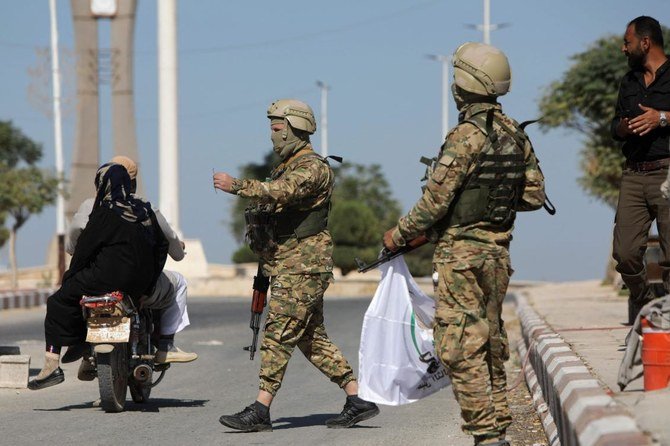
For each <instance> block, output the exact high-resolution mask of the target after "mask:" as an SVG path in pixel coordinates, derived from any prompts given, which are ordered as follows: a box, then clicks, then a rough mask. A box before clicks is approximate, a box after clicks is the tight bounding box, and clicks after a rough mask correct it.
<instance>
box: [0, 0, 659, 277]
mask: <svg viewBox="0 0 670 446" xmlns="http://www.w3.org/2000/svg"><path fill="white" fill-rule="evenodd" d="M156 2H157V0H139V6H138V11H137V13H138V14H137V23H136V59H135V62H136V65H135V95H136V113H137V131H138V146H139V150H140V162H141V164H142V172H141V175H142V176H143V180H144V184H145V194H146V196H147V198H148V199H149V200H150V201H152V202H153V203H154V204H158V205H159V203H158V173H157V164H158V128H157V116H158V110H157V71H156V64H157V61H156V57H157V56H156V35H157V30H156ZM0 11H1V14H0V56H2V60H3V61H4V63H3V64H2V65H1V66H0V88H1V89H2V96H1V97H2V100H1V101H0V119H3V120H7V119H9V120H12V121H13V122H14V124H16V125H17V126H18V127H20V128H21V129H22V130H23V131H24V132H25V133H26V134H28V135H29V136H30V137H32V138H33V139H35V140H37V141H39V142H41V143H43V144H44V151H45V155H44V159H43V162H42V166H43V167H47V168H51V167H53V166H54V154H53V151H54V149H53V147H54V144H53V125H52V122H51V119H50V118H49V117H48V116H46V115H45V114H44V113H43V111H42V109H44V108H45V107H46V108H47V109H48V107H49V105H48V103H44V102H40V101H39V100H38V101H36V100H34V98H35V97H38V96H40V94H39V93H40V92H41V93H43V94H46V95H48V94H49V93H50V89H49V88H50V87H49V85H50V84H49V83H48V82H49V77H48V73H47V77H45V76H39V75H35V74H34V72H35V71H36V69H37V68H39V66H41V65H43V63H44V58H43V57H40V56H39V55H38V53H39V50H40V49H42V50H44V49H46V48H47V47H48V45H49V10H48V1H47V0H22V1H20V2H18V1H14V2H2V4H1V5H0ZM178 14H179V17H178V27H179V31H178V32H179V35H178V44H179V101H180V103H179V104H180V107H179V145H180V165H179V172H180V178H179V180H180V193H181V212H180V218H181V229H182V230H183V232H184V234H185V236H186V237H187V238H199V239H200V240H201V241H202V242H203V244H204V248H205V252H206V255H207V258H208V260H209V261H211V262H217V263H228V262H229V260H230V254H231V253H232V252H233V251H234V249H235V244H234V241H233V239H232V238H231V236H230V231H229V230H228V228H227V226H226V224H227V222H228V221H229V212H230V208H231V206H232V204H233V200H235V199H236V198H235V197H233V196H230V195H227V194H222V193H219V194H214V192H213V190H212V185H211V172H212V168H215V169H216V170H217V171H227V172H231V173H233V174H236V173H237V172H238V167H239V166H240V165H242V164H245V163H248V162H252V161H258V160H260V159H261V157H262V156H263V155H264V154H265V153H266V152H267V151H268V150H269V149H270V147H271V145H270V141H269V130H268V121H267V119H266V118H265V110H266V108H267V105H268V104H269V103H270V102H271V101H272V100H273V99H276V98H280V97H298V98H300V99H302V100H304V101H306V102H308V103H309V104H311V105H312V106H313V108H314V109H315V111H317V113H318V107H319V97H320V96H319V90H318V88H317V87H316V84H315V83H316V80H322V81H324V82H326V83H327V84H329V85H331V86H332V90H331V92H330V94H329V110H328V119H329V152H330V153H331V154H338V155H341V156H343V157H344V158H345V159H346V160H349V161H351V162H356V163H362V164H370V163H379V164H381V165H382V167H383V169H384V172H385V173H386V176H387V179H388V180H389V181H390V182H391V185H392V190H393V194H394V196H395V197H396V198H397V199H398V200H399V201H400V202H401V204H402V207H403V210H405V211H407V210H408V209H409V208H410V207H411V205H412V204H413V203H414V201H415V200H416V199H417V198H418V196H419V193H420V189H419V187H420V184H419V178H421V176H422V174H423V167H422V165H421V164H420V163H419V158H420V156H422V155H430V156H433V155H434V154H435V153H436V152H437V149H438V148H439V146H440V144H441V142H442V139H443V135H441V117H440V104H441V90H440V85H441V84H440V79H441V77H440V76H441V72H440V65H439V64H438V63H436V62H434V61H430V60H428V59H426V58H425V55H426V54H430V53H433V54H451V53H452V52H453V51H454V49H455V48H456V47H457V46H458V45H459V44H460V43H462V42H465V41H480V40H481V33H480V32H478V31H476V30H473V29H471V28H468V27H466V24H476V23H481V21H482V2H481V1H467V2H465V1H461V2H452V1H448V0H433V1H408V0H387V1H381V0H369V1H360V0H359V1H352V0H341V1H338V2H313V1H289V2H283V3H277V2H269V1H253V2H239V1H238V2H224V1H216V0H198V1H195V0H178ZM643 14H645V15H651V16H653V17H655V18H657V19H658V20H659V21H660V22H661V23H662V24H664V25H666V26H670V10H669V9H668V8H667V2H666V1H664V0H647V1H644V2H630V1H623V0H607V1H605V0H601V1H588V2H587V1H583V0H582V1H576V0H563V1H560V2H559V1H522V0H491V21H492V23H503V22H505V23H509V24H510V26H508V27H506V28H503V29H501V30H498V31H494V32H492V34H491V41H492V44H494V45H496V46H498V47H500V48H501V49H502V50H503V51H505V52H506V53H507V55H508V57H509V59H510V63H511V65H512V72H513V81H512V91H511V92H510V93H509V94H508V95H507V96H505V97H503V98H502V100H501V102H502V104H503V106H504V108H505V111H506V112H507V113H508V114H510V115H511V116H513V117H515V118H516V119H518V120H526V119H531V118H534V117H536V116H537V115H538V112H537V102H538V100H539V98H540V96H541V94H542V92H543V91H544V89H545V88H546V87H547V86H548V85H549V84H550V83H551V81H553V80H555V79H558V78H559V77H560V76H561V74H562V73H563V72H564V71H565V70H566V69H567V68H568V67H569V64H570V60H569V57H570V56H571V55H572V54H574V53H577V52H580V51H583V50H585V49H586V48H588V46H589V45H590V44H591V43H592V42H593V41H595V40H596V39H597V38H599V37H601V36H603V35H607V34H616V35H622V34H623V32H624V30H625V25H626V23H627V22H628V21H629V20H631V19H632V18H634V17H637V16H639V15H643ZM58 20H59V28H60V37H61V48H62V56H61V57H62V60H63V63H64V65H65V66H66V67H65V69H64V71H65V72H66V73H67V71H68V70H67V66H68V65H69V66H71V64H72V63H73V61H72V56H71V54H72V48H73V46H74V44H73V31H72V19H71V11H70V2H69V1H64V0H58ZM100 42H101V46H102V47H107V48H108V47H109V43H108V42H109V24H108V23H105V22H103V23H102V24H101V27H100ZM612 57H623V56H622V55H621V54H620V53H617V54H612ZM68 58H69V59H68ZM68 61H69V63H68ZM70 70H71V68H70ZM37 71H39V70H37ZM31 73H33V74H31ZM71 84H72V81H70V85H69V86H68V85H67V83H66V85H65V87H64V89H65V93H66V94H68V92H69V94H70V95H71V94H72V92H73V86H72V85H71ZM29 90H32V91H37V92H38V94H37V95H36V94H34V93H30V94H29ZM101 91H102V104H101V105H102V107H101V126H102V133H101V135H102V142H101V143H102V147H103V149H102V159H107V158H109V157H110V156H111V147H110V141H111V134H110V128H111V108H110V101H109V96H110V92H109V86H108V85H107V86H103V89H102V90H101ZM31 98H33V99H31ZM66 99H67V98H66ZM36 104H38V105H36ZM39 104H41V105H39ZM450 117H451V121H450V124H451V125H454V124H455V117H456V110H455V108H454V106H453V104H451V109H450ZM73 130H74V113H73V112H72V108H71V107H70V111H69V112H68V111H67V108H66V113H65V120H64V148H65V159H66V169H67V170H69V162H70V153H71V150H72V145H73V142H74V141H73ZM529 133H530V135H531V138H532V139H533V142H534V145H535V149H536V152H537V154H538V157H539V158H540V160H541V165H542V169H543V171H544V173H545V175H546V177H547V192H548V194H549V196H550V198H551V199H552V201H553V202H554V204H555V205H556V207H557V208H558V213H557V214H556V215H555V216H554V217H550V216H549V215H548V214H546V213H545V212H544V211H538V212H534V213H529V214H521V215H520V216H519V218H518V219H517V225H516V232H515V236H514V242H513V244H512V249H511V252H512V262H513V265H514V268H515V270H516V274H515V276H514V278H516V279H534V280H555V281H559V280H560V281H563V280H578V279H589V278H600V277H602V276H603V272H604V270H605V263H606V260H607V256H608V254H609V248H610V243H611V229H612V222H613V217H614V214H613V211H612V210H611V209H610V208H608V207H606V206H604V205H602V204H600V203H599V202H597V201H595V200H594V199H592V198H590V197H587V196H586V195H585V194H584V193H583V192H582V190H581V189H580V188H579V186H578V185H577V183H576V179H577V177H578V176H579V169H578V165H579V150H580V147H581V142H580V139H579V136H578V135H575V134H572V133H569V132H567V131H563V130H557V131H552V132H550V133H547V134H543V133H541V132H540V131H539V130H538V129H537V127H535V128H531V129H530V130H529ZM319 141H320V135H319V133H318V132H317V134H316V135H315V137H314V138H313V142H314V143H315V145H316V146H317V149H318V145H319ZM54 231H55V208H54V207H52V208H49V209H47V210H46V211H45V212H44V213H43V214H42V215H40V216H36V217H33V218H31V220H30V221H29V222H28V223H27V224H26V225H25V226H24V228H22V229H21V231H20V233H19V241H18V256H19V264H20V265H21V266H30V265H38V264H42V263H44V261H45V258H46V250H47V244H48V242H49V240H50V239H51V237H52V235H53V233H54ZM380 238H381V234H380ZM7 263H8V261H7V249H6V248H4V249H3V250H2V251H0V268H1V267H2V266H3V265H6V264H7Z"/></svg>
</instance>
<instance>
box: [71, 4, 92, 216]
mask: <svg viewBox="0 0 670 446" xmlns="http://www.w3.org/2000/svg"><path fill="white" fill-rule="evenodd" d="M71 5H72V17H73V23H74V36H75V52H76V57H77V121H76V122H77V123H76V130H75V143H74V149H73V151H72V169H71V172H70V184H69V187H67V190H68V192H69V196H68V198H67V202H66V206H65V217H66V219H68V220H69V219H71V218H72V216H73V215H74V213H75V212H76V211H77V208H78V207H79V205H80V204H81V202H82V201H84V200H85V199H87V198H89V197H91V196H93V195H94V194H95V187H94V186H93V178H94V177H95V172H96V170H97V169H98V166H99V165H100V155H99V154H100V122H99V121H100V118H99V113H100V112H99V107H100V106H99V95H98V83H99V80H98V23H97V21H96V19H95V18H94V17H93V16H92V15H91V9H90V8H91V6H90V5H91V2H90V0H71Z"/></svg>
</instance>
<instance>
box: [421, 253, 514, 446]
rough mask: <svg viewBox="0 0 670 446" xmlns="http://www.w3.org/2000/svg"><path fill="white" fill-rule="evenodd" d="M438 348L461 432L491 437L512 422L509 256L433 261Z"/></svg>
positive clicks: (435, 337)
mask: <svg viewBox="0 0 670 446" xmlns="http://www.w3.org/2000/svg"><path fill="white" fill-rule="evenodd" d="M434 269H435V271H436V272H437V283H436V290H435V291H436V300H437V302H436V309H435V310H436V312H435V327H434V331H433V336H434V339H435V350H436V352H437V354H438V356H439V357H440V359H441V361H442V363H443V364H444V366H445V368H446V369H447V370H448V371H449V374H450V376H451V381H452V388H453V391H454V395H455V396H456V400H457V401H458V404H459V405H460V407H461V416H462V418H463V421H464V424H463V426H462V427H463V431H464V432H465V433H467V434H470V435H486V436H493V435H496V434H498V433H500V432H502V431H503V430H505V429H506V428H507V427H508V426H509V425H510V424H511V423H512V414H511V412H510V410H509V406H508V404H507V395H506V392H507V377H506V375H505V365H504V363H505V361H506V360H507V359H509V343H508V340H507V333H506V332H505V328H504V324H503V320H502V317H501V313H502V302H503V299H504V298H505V293H506V291H507V285H508V284H509V277H510V274H511V268H510V262H509V255H508V254H507V253H506V252H505V253H504V254H503V253H496V255H495V256H492V257H488V258H481V257H479V258H476V259H468V260H466V261H463V260H459V261H455V262H447V263H435V264H434Z"/></svg>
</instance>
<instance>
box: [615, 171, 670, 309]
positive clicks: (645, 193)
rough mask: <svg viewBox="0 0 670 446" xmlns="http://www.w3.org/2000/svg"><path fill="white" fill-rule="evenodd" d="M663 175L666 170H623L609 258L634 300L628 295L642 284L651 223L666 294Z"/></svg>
mask: <svg viewBox="0 0 670 446" xmlns="http://www.w3.org/2000/svg"><path fill="white" fill-rule="evenodd" d="M667 175H668V168H667V167H665V168H661V169H657V170H652V171H647V172H639V171H633V170H630V169H624V171H623V177H622V179H621V187H620V189H619V203H618V205H617V211H616V217H615V220H614V246H613V257H614V260H616V262H617V266H616V270H617V271H618V272H620V273H621V274H622V278H623V280H624V283H626V285H627V286H628V288H629V289H630V290H631V299H634V300H635V299H636V298H637V297H638V296H634V295H632V294H633V290H635V289H636V288H639V283H640V281H643V283H644V282H646V277H645V276H644V253H645V251H646V249H647V239H648V236H649V228H650V227H651V224H652V222H653V221H654V220H656V227H657V229H658V235H659V239H660V246H661V254H660V261H659V265H660V266H661V269H662V271H663V283H664V285H665V288H666V290H669V291H670V288H669V285H670V205H668V201H667V200H666V199H665V198H664V197H663V196H662V195H661V189H660V188H661V184H662V183H663V182H664V181H665V179H666V177H667ZM631 276H637V277H631ZM629 282H630V283H629ZM636 285H637V286H636Z"/></svg>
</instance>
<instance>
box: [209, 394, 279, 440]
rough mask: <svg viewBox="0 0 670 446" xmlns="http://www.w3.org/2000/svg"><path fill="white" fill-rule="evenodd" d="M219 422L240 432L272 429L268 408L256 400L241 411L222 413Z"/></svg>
mask: <svg viewBox="0 0 670 446" xmlns="http://www.w3.org/2000/svg"><path fill="white" fill-rule="evenodd" d="M219 422H220V423H221V424H223V425H224V426H228V427H229V428H231V429H237V430H238V431H242V432H265V431H272V420H270V408H269V407H268V406H265V405H263V404H261V403H259V402H258V401H255V402H254V403H253V404H252V405H250V406H247V407H245V408H244V410H243V411H242V412H238V413H236V414H234V415H222V416H221V418H219Z"/></svg>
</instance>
